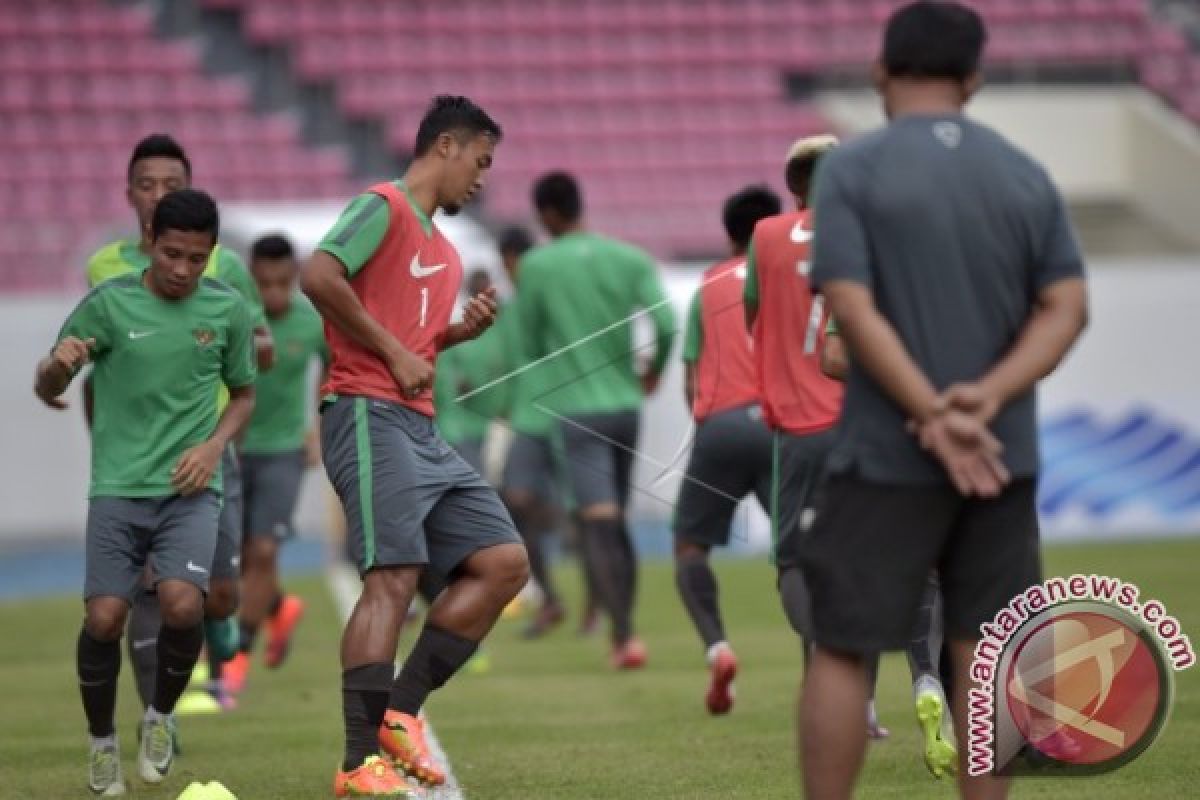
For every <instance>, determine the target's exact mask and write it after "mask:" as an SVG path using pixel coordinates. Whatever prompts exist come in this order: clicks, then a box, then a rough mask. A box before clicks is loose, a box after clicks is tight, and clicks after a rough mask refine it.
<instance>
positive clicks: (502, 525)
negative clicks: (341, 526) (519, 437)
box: [321, 397, 521, 580]
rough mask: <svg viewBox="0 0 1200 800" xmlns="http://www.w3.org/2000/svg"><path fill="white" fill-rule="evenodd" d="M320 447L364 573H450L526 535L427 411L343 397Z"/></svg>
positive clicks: (325, 424) (330, 406)
mask: <svg viewBox="0 0 1200 800" xmlns="http://www.w3.org/2000/svg"><path fill="white" fill-rule="evenodd" d="M321 449H322V455H323V457H324V460H325V470H326V472H327V473H328V474H329V480H330V482H331V483H332V484H333V487H334V489H335V490H336V491H337V493H338V497H339V498H341V501H342V507H343V508H344V509H345V512H346V537H347V546H348V548H349V551H350V554H351V556H352V558H353V559H354V561H355V562H356V563H357V564H358V568H359V571H360V573H366V572H367V571H368V570H370V569H373V568H375V567H391V566H402V565H403V566H427V567H428V569H427V570H426V575H427V576H428V575H430V573H432V576H431V577H434V578H439V577H440V578H441V579H443V580H449V579H452V578H453V575H454V573H455V571H456V570H457V568H458V566H459V565H460V564H462V562H463V561H465V560H466V559H467V558H468V557H469V556H471V555H472V554H473V553H475V552H477V551H479V550H483V549H484V548H487V547H492V546H494V545H500V544H517V543H520V541H521V538H520V536H518V535H517V531H516V528H515V527H514V526H513V523H512V519H511V518H510V517H509V516H508V511H507V510H506V509H505V508H504V504H503V503H501V502H500V498H499V496H497V494H496V492H495V490H493V489H492V487H490V486H488V484H487V483H486V482H485V481H484V480H483V478H481V477H479V473H478V472H476V471H475V470H473V469H471V465H470V464H468V463H467V462H466V461H464V460H463V458H462V456H460V455H459V454H458V453H456V452H455V451H454V448H452V447H451V446H450V445H449V444H447V443H446V441H445V440H444V439H442V437H441V436H440V435H439V434H438V432H437V430H436V429H435V428H434V426H433V420H432V419H430V418H429V417H426V416H424V415H423V414H419V413H417V412H415V411H413V410H411V409H409V408H406V407H405V406H402V405H400V404H399V403H394V402H390V401H386V400H375V399H371V398H366V397H339V398H338V399H337V400H335V401H332V402H329V403H326V404H325V405H324V406H323V408H322V411H321Z"/></svg>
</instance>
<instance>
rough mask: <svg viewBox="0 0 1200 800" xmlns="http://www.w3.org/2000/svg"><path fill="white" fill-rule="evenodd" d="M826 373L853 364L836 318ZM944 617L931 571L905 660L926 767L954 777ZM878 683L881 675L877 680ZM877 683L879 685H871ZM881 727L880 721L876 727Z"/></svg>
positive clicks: (839, 373) (836, 374) (838, 373)
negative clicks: (922, 741)
mask: <svg viewBox="0 0 1200 800" xmlns="http://www.w3.org/2000/svg"><path fill="white" fill-rule="evenodd" d="M821 371H822V372H824V373H825V374H826V375H828V376H829V377H831V378H833V379H834V380H838V381H845V380H846V373H847V372H848V371H849V360H848V357H847V354H846V345H845V342H843V341H842V339H841V337H840V336H838V334H837V324H836V320H834V319H833V317H830V318H829V324H828V325H827V326H826V328H825V346H824V347H823V348H822V350H821ZM943 630H944V619H943V611H942V593H941V589H940V588H939V587H938V579H937V573H936V572H931V573H930V575H929V581H928V583H927V584H926V586H925V591H924V592H923V593H922V595H921V604H920V606H919V607H918V609H917V624H916V627H914V628H913V634H912V639H911V641H910V642H909V644H908V650H907V652H906V656H907V659H908V669H909V674H910V675H911V677H912V693H913V706H914V707H915V709H916V715H917V724H918V725H919V726H920V728H921V734H922V736H923V737H924V743H923V744H924V750H923V755H924V757H925V767H926V768H927V769H928V770H929V772H930V773H931V774H932V775H933V777H935V778H941V777H943V776H944V775H949V774H952V773H953V772H954V771H955V770H957V769H958V747H957V745H956V743H955V737H954V724H953V722H952V721H951V718H950V707H949V705H948V703H947V702H946V691H945V688H944V678H945V677H948V676H945V675H943V672H944V669H943V667H944V666H945V665H944V664H943V663H942V662H943V661H944V660H945V658H946V651H945V649H944V648H943V646H942V645H943V644H944V642H945V638H944V635H943ZM870 669H875V670H878V661H877V660H874V661H872V662H869V664H868V670H870ZM875 677H876V679H877V675H876V676H875ZM872 684H873V685H874V681H873V682H872ZM873 720H874V717H873V715H869V716H868V720H867V725H868V728H867V732H868V734H870V733H871V728H870V726H871V724H872V721H873ZM875 724H878V723H875Z"/></svg>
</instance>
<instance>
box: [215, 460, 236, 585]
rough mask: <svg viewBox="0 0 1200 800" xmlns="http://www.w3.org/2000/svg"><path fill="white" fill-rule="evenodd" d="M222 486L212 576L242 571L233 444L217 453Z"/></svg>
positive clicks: (232, 576)
mask: <svg viewBox="0 0 1200 800" xmlns="http://www.w3.org/2000/svg"><path fill="white" fill-rule="evenodd" d="M221 475H222V481H223V483H224V486H225V494H224V496H223V497H222V501H223V502H222V505H221V517H220V520H219V521H218V523H217V550H216V552H215V553H213V559H212V577H214V578H216V579H218V580H222V579H234V580H236V579H237V578H239V577H241V574H242V468H241V462H240V461H239V459H238V454H237V450H235V449H234V447H233V445H229V446H228V447H226V448H225V452H224V453H222V454H221Z"/></svg>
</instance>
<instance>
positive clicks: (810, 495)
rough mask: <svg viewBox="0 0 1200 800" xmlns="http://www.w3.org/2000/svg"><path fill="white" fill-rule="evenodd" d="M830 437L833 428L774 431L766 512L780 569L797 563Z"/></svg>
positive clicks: (832, 436)
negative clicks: (772, 482)
mask: <svg viewBox="0 0 1200 800" xmlns="http://www.w3.org/2000/svg"><path fill="white" fill-rule="evenodd" d="M833 438H834V432H833V430H832V429H830V430H826V431H821V432H819V433H810V434H804V435H796V434H792V433H785V432H783V431H776V432H775V441H774V448H775V450H774V464H775V467H774V470H773V473H774V475H775V485H774V489H773V491H772V502H771V507H770V509H769V513H770V515H771V532H772V539H773V541H774V542H775V564H776V566H778V568H779V571H780V572H783V571H784V570H785V569H787V568H789V567H793V566H795V565H796V564H797V563H798V559H799V547H800V540H801V538H802V537H803V534H804V531H805V530H807V528H808V526H809V525H811V524H812V519H813V515H814V513H815V512H814V511H813V507H814V506H815V505H816V502H817V494H818V491H819V490H820V488H821V484H822V482H823V481H824V479H825V459H826V457H827V456H828V455H829V450H830V448H831V447H832V446H833Z"/></svg>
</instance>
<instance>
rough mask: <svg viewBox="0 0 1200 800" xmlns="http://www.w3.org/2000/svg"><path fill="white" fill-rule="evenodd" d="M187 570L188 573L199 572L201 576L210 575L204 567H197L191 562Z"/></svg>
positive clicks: (188, 563)
mask: <svg viewBox="0 0 1200 800" xmlns="http://www.w3.org/2000/svg"><path fill="white" fill-rule="evenodd" d="M187 568H188V572H199V573H200V574H201V575H207V574H208V570H206V569H205V568H204V567H197V566H196V565H195V564H193V563H192V562H191V561H189V562H187Z"/></svg>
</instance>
